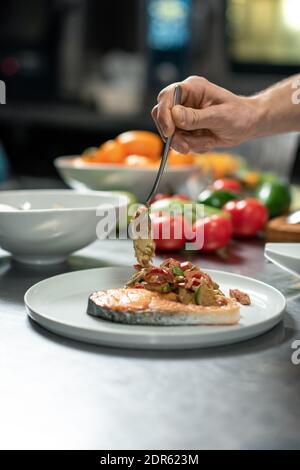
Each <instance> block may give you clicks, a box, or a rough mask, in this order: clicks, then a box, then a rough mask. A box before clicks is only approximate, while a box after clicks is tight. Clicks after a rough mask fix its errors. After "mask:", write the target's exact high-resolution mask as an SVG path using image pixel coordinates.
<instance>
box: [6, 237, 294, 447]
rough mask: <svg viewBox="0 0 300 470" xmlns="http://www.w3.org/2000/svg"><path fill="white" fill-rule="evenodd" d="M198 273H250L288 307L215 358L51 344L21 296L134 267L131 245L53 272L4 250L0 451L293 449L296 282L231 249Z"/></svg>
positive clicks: (79, 257)
mask: <svg viewBox="0 0 300 470" xmlns="http://www.w3.org/2000/svg"><path fill="white" fill-rule="evenodd" d="M195 261H197V262H200V264H201V266H202V267H203V268H208V267H210V268H212V267H213V268H217V269H223V270H230V271H234V272H239V273H242V274H248V275H250V276H254V277H256V278H259V279H261V280H264V281H267V282H269V283H270V284H272V285H273V286H275V287H277V288H278V289H279V290H281V291H282V292H283V293H284V294H285V295H286V296H287V298H288V299H289V300H288V307H287V311H286V314H285V318H284V321H283V322H282V323H281V324H280V325H278V326H277V327H275V328H274V329H273V330H272V331H270V332H269V333H267V334H265V335H263V336H260V337H258V338H256V339H253V340H250V341H247V342H244V343H240V344H236V345H232V346H227V347H219V348H214V349H206V350H198V351H181V352H142V351H134V350H132V351H130V350H121V349H110V348H101V347H96V346H91V345H86V344H81V343H76V342H74V341H71V340H67V339H65V338H62V337H59V336H55V335H54V334H51V333H49V332H47V331H45V330H43V329H42V328H41V327H39V326H37V325H35V324H34V323H33V322H32V321H31V320H29V319H28V317H27V315H26V312H25V308H24V305H23V295H24V293H25V291H26V290H27V289H28V288H29V287H30V286H31V285H33V284H34V283H36V282H38V281H39V280H41V279H44V278H46V277H49V276H51V275H55V274H58V273H61V272H66V271H70V270H75V269H85V268H89V267H96V266H107V265H130V264H132V262H133V256H132V245H131V243H130V242H126V241H125V242H121V241H108V242H97V243H95V244H93V245H91V246H90V247H89V248H87V249H85V250H82V251H81V252H79V253H78V254H76V255H74V256H72V257H71V258H70V259H69V261H68V263H67V264H65V265H63V266H57V267H55V268H53V267H52V268H43V269H42V268H39V269H38V268H29V267H25V266H21V265H17V264H16V263H14V262H12V261H11V259H10V257H9V256H8V255H7V254H5V253H4V252H0V394H1V400H0V447H1V448H25V449H28V448H33V449H39V448H42V449H45V448H67V449H76V448H78V449H90V448H96V449H105V448H106V449H116V448H121V449H128V448H141V449H149V448H152V449H164V448H166V449H202V448H205V449H207V448H219V449H228V448H237V449H245V448H250V449H254V448H273V449H277V448H300V365H298V366H297V365H293V364H292V362H291V355H292V353H293V350H292V349H291V345H292V342H293V341H294V340H296V339H298V340H300V280H297V279H296V278H294V277H291V276H290V275H288V274H285V273H283V272H282V271H280V270H279V269H278V268H276V267H274V266H273V265H271V264H267V263H266V262H265V261H264V258H263V248H262V245H261V243H260V242H258V241H254V242H247V243H246V242H243V243H235V244H234V245H232V247H231V250H230V256H229V258H228V260H220V259H218V258H217V257H215V256H210V257H203V258H202V257H199V259H198V260H197V259H196V260H195Z"/></svg>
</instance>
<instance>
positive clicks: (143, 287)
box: [134, 284, 145, 289]
mask: <svg viewBox="0 0 300 470" xmlns="http://www.w3.org/2000/svg"><path fill="white" fill-rule="evenodd" d="M134 288H135V289H145V286H144V284H136V285H135V286H134Z"/></svg>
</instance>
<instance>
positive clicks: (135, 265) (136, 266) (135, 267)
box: [133, 264, 142, 271]
mask: <svg viewBox="0 0 300 470" xmlns="http://www.w3.org/2000/svg"><path fill="white" fill-rule="evenodd" d="M133 267H134V269H136V270H137V271H140V270H141V269H142V266H141V265H140V264H134V265H133Z"/></svg>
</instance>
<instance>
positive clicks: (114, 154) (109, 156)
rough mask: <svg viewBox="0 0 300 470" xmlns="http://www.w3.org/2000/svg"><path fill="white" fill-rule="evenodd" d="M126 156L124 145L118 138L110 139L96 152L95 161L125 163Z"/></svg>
mask: <svg viewBox="0 0 300 470" xmlns="http://www.w3.org/2000/svg"><path fill="white" fill-rule="evenodd" d="M124 158H125V153H124V149H123V147H122V145H121V144H120V143H119V142H117V141H116V140H108V141H107V142H104V144H102V145H100V147H99V148H98V150H97V152H95V153H94V158H93V161H94V162H95V163H123V162H124Z"/></svg>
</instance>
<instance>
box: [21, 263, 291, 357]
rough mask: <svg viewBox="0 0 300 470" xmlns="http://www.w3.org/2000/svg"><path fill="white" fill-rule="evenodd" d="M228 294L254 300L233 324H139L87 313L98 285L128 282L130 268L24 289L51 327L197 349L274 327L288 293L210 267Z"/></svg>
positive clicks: (32, 310) (35, 315) (108, 340)
mask: <svg viewBox="0 0 300 470" xmlns="http://www.w3.org/2000/svg"><path fill="white" fill-rule="evenodd" d="M206 272H207V273H208V274H210V276H212V278H213V279H214V280H215V281H216V282H217V283H218V284H220V286H221V289H222V290H223V291H224V293H225V294H228V290H229V288H236V289H241V290H242V291H245V292H247V293H248V294H249V295H250V297H251V300H252V305H250V306H247V307H243V306H241V320H240V322H239V324H237V325H233V326H200V325H199V326H140V325H122V324H117V323H111V322H108V321H105V320H102V319H100V318H93V317H91V316H90V315H88V314H87V313H86V309H87V303H88V297H89V295H90V294H91V293H92V292H94V291H97V290H102V289H110V288H116V287H122V286H124V284H125V282H126V281H127V280H128V279H129V277H130V276H131V275H132V273H133V270H132V269H131V268H98V269H89V270H85V271H77V272H72V273H68V274H61V275H59V276H55V277H52V278H50V279H46V280H44V281H41V282H39V283H38V284H36V285H35V286H33V287H31V289H29V290H28V291H27V293H26V294H25V305H26V308H27V311H28V314H29V316H30V317H31V318H32V319H33V320H35V321H36V322H37V323H39V324H40V325H41V326H43V327H45V328H47V329H48V330H50V331H52V332H54V333H57V334H59V335H62V336H66V337H68V338H72V339H75V340H79V341H84V342H88V343H93V344H100V345H105V346H113V347H122V348H139V349H192V348H202V347H208V346H217V345H222V344H229V343H234V342H237V341H242V340H245V339H248V338H251V337H254V336H257V335H260V334H261V333H264V332H265V331H267V330H269V329H270V328H272V327H273V326H274V325H276V324H277V323H278V322H279V321H280V320H281V318H282V314H283V311H284V308H285V304H286V301H285V298H284V297H283V295H282V294H281V293H280V292H279V291H278V290H276V289H274V288H273V287H271V286H269V285H268V284H265V283H263V282H260V281H256V280H255V279H251V278H248V277H245V276H239V275H237V274H231V273H226V272H222V271H214V270H207V271H206Z"/></svg>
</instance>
